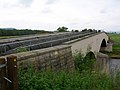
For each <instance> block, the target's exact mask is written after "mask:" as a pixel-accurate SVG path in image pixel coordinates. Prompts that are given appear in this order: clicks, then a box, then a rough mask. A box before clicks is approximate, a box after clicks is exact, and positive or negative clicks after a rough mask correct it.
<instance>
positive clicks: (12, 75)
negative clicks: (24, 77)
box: [7, 56, 18, 90]
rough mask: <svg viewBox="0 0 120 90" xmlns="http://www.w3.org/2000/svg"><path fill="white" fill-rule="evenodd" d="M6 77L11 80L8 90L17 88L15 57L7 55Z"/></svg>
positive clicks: (16, 89)
mask: <svg viewBox="0 0 120 90" xmlns="http://www.w3.org/2000/svg"><path fill="white" fill-rule="evenodd" d="M7 69H8V78H9V79H10V80H11V81H12V83H11V84H10V85H9V89H10V90H18V72H17V57H16V56H8V57H7Z"/></svg>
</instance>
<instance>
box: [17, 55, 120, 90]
mask: <svg viewBox="0 0 120 90" xmlns="http://www.w3.org/2000/svg"><path fill="white" fill-rule="evenodd" d="M75 61H76V63H75V66H76V70H75V71H72V72H70V71H59V72H51V71H42V72H41V71H36V70H34V69H33V68H32V67H31V66H30V67H28V68H27V69H26V70H22V69H21V68H19V74H18V76H19V90H120V75H119V74H118V75H117V76H116V77H114V78H112V77H110V76H107V75H105V74H100V73H98V72H95V71H91V70H90V71H89V70H86V67H88V66H87V65H88V63H89V62H82V57H81V54H78V55H76V56H75ZM78 63H79V65H78ZM84 63H86V64H84ZM80 65H82V66H80ZM81 67H82V70H81ZM90 67H91V66H90Z"/></svg>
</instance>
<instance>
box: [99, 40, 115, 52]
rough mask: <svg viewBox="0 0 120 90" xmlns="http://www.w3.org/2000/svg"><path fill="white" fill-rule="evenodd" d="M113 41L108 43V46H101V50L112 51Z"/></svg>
mask: <svg viewBox="0 0 120 90" xmlns="http://www.w3.org/2000/svg"><path fill="white" fill-rule="evenodd" d="M112 45H113V44H112V43H111V42H110V43H107V45H106V47H101V49H100V51H107V52H112Z"/></svg>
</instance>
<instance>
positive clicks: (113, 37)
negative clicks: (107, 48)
mask: <svg viewBox="0 0 120 90" xmlns="http://www.w3.org/2000/svg"><path fill="white" fill-rule="evenodd" d="M108 36H110V38H111V40H113V41H115V42H118V43H120V34H108Z"/></svg>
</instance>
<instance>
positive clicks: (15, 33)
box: [0, 29, 50, 36]
mask: <svg viewBox="0 0 120 90" xmlns="http://www.w3.org/2000/svg"><path fill="white" fill-rule="evenodd" d="M43 33H50V32H48V31H44V30H30V29H22V30H16V29H14V30H4V29H0V36H18V35H30V34H43Z"/></svg>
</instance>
